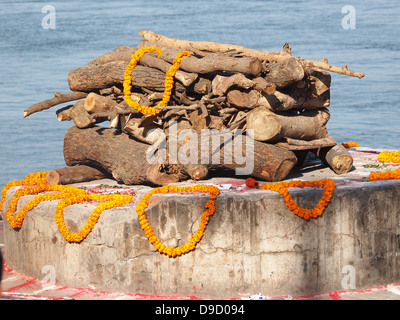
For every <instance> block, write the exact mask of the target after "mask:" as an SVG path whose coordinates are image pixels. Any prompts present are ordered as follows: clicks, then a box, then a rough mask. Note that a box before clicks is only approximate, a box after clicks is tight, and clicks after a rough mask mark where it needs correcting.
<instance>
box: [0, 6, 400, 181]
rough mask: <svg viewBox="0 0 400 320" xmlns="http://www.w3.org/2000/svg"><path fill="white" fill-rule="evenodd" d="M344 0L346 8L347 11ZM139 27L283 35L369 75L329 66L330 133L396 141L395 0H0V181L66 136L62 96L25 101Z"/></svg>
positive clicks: (213, 36) (216, 37) (23, 171)
mask: <svg viewBox="0 0 400 320" xmlns="http://www.w3.org/2000/svg"><path fill="white" fill-rule="evenodd" d="M48 5H50V6H51V7H46V6H48ZM349 5H350V6H351V8H352V9H354V10H353V11H352V10H350V11H346V10H345V9H346V8H347V7H345V6H349ZM344 7H345V8H344ZM49 8H50V9H51V10H52V11H51V10H50V11H48V9H49ZM342 9H343V10H344V11H343V12H342ZM42 10H43V12H42ZM49 14H53V15H51V16H49ZM50 18H55V19H50ZM48 26H50V28H47V27H48ZM53 27H54V28H53ZM349 27H350V28H349ZM141 30H151V31H154V32H156V33H160V34H163V35H166V36H171V37H176V38H181V39H190V40H206V41H216V42H226V43H232V44H238V45H242V46H246V47H249V48H254V49H260V50H267V51H278V50H280V49H281V47H282V45H283V44H284V43H285V42H289V43H290V44H291V46H292V54H293V55H294V56H301V57H302V58H307V59H313V60H320V59H322V58H323V57H327V58H328V59H329V62H330V63H331V64H334V65H337V66H341V65H344V64H347V65H348V67H349V69H351V70H355V71H361V72H364V73H365V74H366V76H365V77H364V78H363V79H358V78H353V77H347V76H343V75H337V74H332V87H331V105H330V107H329V108H330V112H331V119H330V120H329V122H328V132H329V134H330V135H331V136H333V137H334V138H335V139H336V140H337V141H338V142H345V141H356V142H358V143H359V144H360V145H362V146H366V147H372V148H387V149H393V150H398V149H399V148H400V142H399V141H398V137H399V134H400V126H399V120H400V114H399V110H398V108H400V94H399V89H398V86H399V83H400V63H399V60H400V59H399V58H400V44H399V40H400V31H399V30H400V3H399V2H398V1H394V0H382V1H369V0H368V1H330V2H328V1H293V0H292V1H289V0H287V1H280V2H278V1H252V0H247V1H243V0H233V1H226V0H221V1H215V0H212V1H211V0H207V1H194V0H191V1H188V0H180V1H176V0H175V1H159V0H158V1H152V0H146V1H143V0H139V1H113V2H111V1H103V0H98V1H74V0H70V1H68V0H67V1H51V2H47V1H4V0H2V1H1V2H0V188H2V187H3V186H4V185H5V184H6V183H7V182H8V181H9V180H16V179H22V178H23V177H24V176H25V175H27V174H28V173H29V172H36V171H48V170H50V169H54V168H59V167H63V166H65V163H64V159H63V152H62V145H63V138H64V134H65V132H66V131H67V130H68V128H70V127H71V126H72V125H73V123H72V122H58V121H57V118H56V114H55V111H56V110H57V109H58V108H59V107H62V106H64V105H60V106H57V107H54V108H52V109H49V110H46V111H42V112H40V113H36V114H33V115H31V116H29V117H27V118H25V119H23V118H22V115H23V111H24V109H26V108H27V107H29V106H30V105H32V104H34V103H36V102H40V101H42V100H46V99H48V98H51V97H52V95H53V92H68V91H69V88H68V83H67V75H68V71H69V70H70V69H73V68H77V67H80V66H83V65H85V64H86V63H87V62H89V61H90V60H91V59H93V58H95V57H97V56H99V55H101V54H103V53H106V52H109V51H112V50H113V49H114V48H116V47H117V46H119V45H128V46H135V45H136V44H137V43H138V42H139V41H140V40H141V37H140V36H138V32H139V31H141Z"/></svg>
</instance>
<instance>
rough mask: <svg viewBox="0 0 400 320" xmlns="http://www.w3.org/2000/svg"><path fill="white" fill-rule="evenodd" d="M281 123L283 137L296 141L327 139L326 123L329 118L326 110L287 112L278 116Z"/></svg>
mask: <svg viewBox="0 0 400 320" xmlns="http://www.w3.org/2000/svg"><path fill="white" fill-rule="evenodd" d="M278 117H279V119H280V121H281V123H282V131H283V136H284V137H287V138H293V139H298V140H306V141H309V140H316V139H322V138H327V137H328V131H327V129H326V123H327V122H328V120H329V118H330V113H329V110H328V109H327V108H320V109H313V110H304V111H303V112H301V113H300V114H298V112H297V111H293V112H291V111H288V112H285V113H280V114H278Z"/></svg>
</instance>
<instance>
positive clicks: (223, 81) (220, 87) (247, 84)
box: [211, 73, 256, 96]
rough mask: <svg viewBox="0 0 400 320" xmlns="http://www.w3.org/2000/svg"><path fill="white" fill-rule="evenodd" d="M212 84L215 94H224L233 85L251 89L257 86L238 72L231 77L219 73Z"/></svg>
mask: <svg viewBox="0 0 400 320" xmlns="http://www.w3.org/2000/svg"><path fill="white" fill-rule="evenodd" d="M211 85H212V93H213V95H215V96H223V95H225V93H226V92H227V91H228V89H229V88H231V87H239V88H243V89H250V88H253V87H255V86H256V83H255V82H254V81H252V80H250V79H248V78H246V77H245V76H244V75H243V74H242V73H236V74H234V75H233V76H229V77H225V76H220V75H217V76H215V78H214V79H213V81H212V84H211Z"/></svg>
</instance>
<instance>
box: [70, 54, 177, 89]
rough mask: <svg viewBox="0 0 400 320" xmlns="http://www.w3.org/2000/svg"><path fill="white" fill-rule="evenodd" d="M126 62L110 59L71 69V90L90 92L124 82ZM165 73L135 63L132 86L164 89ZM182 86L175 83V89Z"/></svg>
mask: <svg viewBox="0 0 400 320" xmlns="http://www.w3.org/2000/svg"><path fill="white" fill-rule="evenodd" d="M126 66H127V63H126V62H124V61H112V62H109V63H106V64H103V65H94V64H93V65H86V66H84V67H81V68H77V69H72V70H70V72H69V73H68V84H69V87H70V89H71V90H72V91H84V92H92V91H98V90H101V89H104V88H109V87H112V86H116V85H122V83H123V82H124V73H125V67H126ZM164 80H165V74H164V73H163V72H162V71H160V70H157V69H154V68H149V67H144V66H141V65H137V66H136V67H135V69H134V70H133V72H132V86H133V87H145V88H148V89H150V90H152V91H164V89H165V87H164ZM178 88H180V90H182V91H183V86H182V85H181V84H180V83H176V84H175V89H178Z"/></svg>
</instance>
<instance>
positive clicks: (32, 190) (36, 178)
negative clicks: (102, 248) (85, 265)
mask: <svg viewBox="0 0 400 320" xmlns="http://www.w3.org/2000/svg"><path fill="white" fill-rule="evenodd" d="M13 186H21V187H22V188H20V189H18V190H17V191H16V192H15V194H14V196H13V198H12V199H11V200H10V204H9V206H8V208H7V211H6V220H7V221H8V222H9V224H10V225H11V226H12V227H13V228H21V226H22V223H23V221H24V219H25V215H26V213H27V212H29V211H30V210H32V209H33V208H34V207H36V206H37V205H38V204H39V203H41V202H42V201H50V200H61V201H60V202H59V203H58V204H57V207H56V214H55V217H54V219H55V221H56V223H57V226H58V228H59V230H60V232H61V234H62V235H63V236H64V238H65V239H66V240H68V241H73V242H80V241H82V240H83V239H84V238H85V237H86V236H87V235H88V234H89V233H90V231H91V230H92V229H93V227H94V225H95V224H96V222H97V220H98V219H99V217H100V214H101V213H102V212H103V211H104V210H107V209H111V208H113V207H118V206H122V205H125V204H127V203H129V202H132V200H133V196H130V195H121V194H110V195H98V194H94V193H91V194H88V193H87V192H86V191H85V190H83V189H79V188H76V187H72V186H63V185H50V184H48V183H47V180H46V172H39V173H31V174H29V175H28V176H26V177H25V178H24V179H23V180H20V181H12V182H9V183H8V184H7V185H6V187H5V188H4V189H3V190H2V192H1V201H0V204H1V206H2V205H3V204H4V202H5V197H6V194H7V191H8V190H9V189H10V188H11V187H13ZM49 191H55V192H56V193H51V194H39V195H37V196H36V197H35V198H33V199H32V200H30V201H29V202H28V203H27V204H26V205H25V206H24V207H23V208H21V209H20V210H19V211H18V212H17V214H16V215H15V216H14V213H15V211H16V208H17V204H18V201H19V199H20V198H21V197H23V196H26V195H32V194H38V193H42V192H49ZM88 200H94V201H105V202H102V203H100V204H98V205H97V206H96V208H95V209H94V210H93V212H92V213H91V215H90V217H89V219H88V221H87V223H86V224H85V226H84V227H83V228H82V230H80V231H78V232H77V233H74V234H72V233H71V232H70V231H69V230H68V229H67V227H66V225H65V222H64V215H63V209H64V208H65V207H66V206H69V205H71V204H75V203H83V202H86V201H88Z"/></svg>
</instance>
